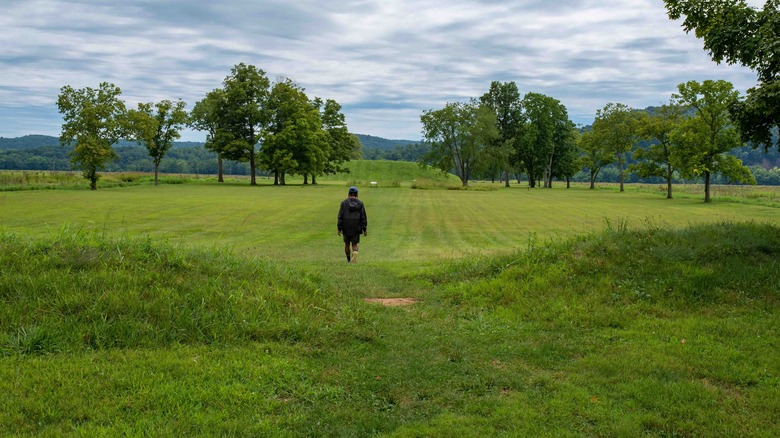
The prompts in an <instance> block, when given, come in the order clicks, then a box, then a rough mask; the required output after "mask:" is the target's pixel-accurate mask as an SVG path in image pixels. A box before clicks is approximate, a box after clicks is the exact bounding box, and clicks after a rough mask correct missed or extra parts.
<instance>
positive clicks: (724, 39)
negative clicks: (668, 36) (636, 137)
mask: <svg viewBox="0 0 780 438" xmlns="http://www.w3.org/2000/svg"><path fill="white" fill-rule="evenodd" d="M664 3H665V4H666V9H667V11H668V13H669V18H671V19H673V20H677V19H679V18H681V17H685V19H684V21H683V28H684V29H685V31H686V32H690V31H694V32H695V34H696V36H697V37H698V38H701V39H703V40H704V49H705V50H707V51H708V52H709V54H710V56H711V57H712V59H713V60H714V61H715V62H718V63H720V62H723V61H726V62H728V63H729V64H742V65H744V66H746V67H749V68H751V69H753V70H755V71H756V72H757V73H758V80H759V84H758V86H756V87H753V88H751V89H749V90H748V92H747V98H746V99H745V100H742V101H735V102H734V103H733V104H732V108H731V112H732V118H733V119H734V121H735V122H736V123H737V124H738V125H739V128H740V131H741V133H742V138H743V140H744V141H751V142H753V144H754V145H758V144H762V145H764V147H765V148H768V147H769V146H771V145H772V131H773V130H775V129H776V128H777V127H778V125H779V124H780V35H778V33H780V13H779V12H778V6H779V5H780V1H778V0H767V1H766V2H765V4H764V8H763V9H755V8H753V7H751V6H749V5H748V4H747V2H745V1H744V0H664Z"/></svg>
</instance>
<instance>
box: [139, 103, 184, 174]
mask: <svg viewBox="0 0 780 438" xmlns="http://www.w3.org/2000/svg"><path fill="white" fill-rule="evenodd" d="M185 106H186V103H184V101H182V100H178V101H176V102H172V101H170V100H162V101H160V102H157V103H151V102H150V103H139V104H138V109H137V110H130V111H129V112H128V119H129V126H128V132H129V134H130V136H131V137H133V138H135V139H136V141H138V142H139V143H141V144H143V145H144V146H145V147H146V149H147V150H148V151H149V156H150V157H151V158H152V162H153V163H154V185H157V176H158V170H159V168H160V162H161V161H162V159H163V157H165V154H166V153H167V152H168V150H169V149H170V148H171V147H172V146H173V142H174V140H177V139H179V138H180V137H181V134H180V132H181V129H182V128H183V127H184V125H185V124H186V123H187V111H185V109H184V107H185Z"/></svg>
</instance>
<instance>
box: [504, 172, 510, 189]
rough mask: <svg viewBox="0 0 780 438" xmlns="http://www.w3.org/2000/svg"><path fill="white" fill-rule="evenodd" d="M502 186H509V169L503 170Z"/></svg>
mask: <svg viewBox="0 0 780 438" xmlns="http://www.w3.org/2000/svg"><path fill="white" fill-rule="evenodd" d="M504 187H509V170H505V171H504Z"/></svg>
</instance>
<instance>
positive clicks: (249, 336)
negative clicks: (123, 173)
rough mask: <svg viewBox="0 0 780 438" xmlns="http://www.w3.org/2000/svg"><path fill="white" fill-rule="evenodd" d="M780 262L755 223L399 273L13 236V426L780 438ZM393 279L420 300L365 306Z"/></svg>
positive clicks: (6, 261) (581, 243)
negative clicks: (305, 267) (303, 268)
mask: <svg viewBox="0 0 780 438" xmlns="http://www.w3.org/2000/svg"><path fill="white" fill-rule="evenodd" d="M778 259H780V229H778V227H777V226H773V225H762V224H755V223H742V224H728V223H724V224H714V225H697V226H692V227H689V228H686V229H682V230H674V229H662V228H661V227H654V228H649V229H642V230H629V229H627V228H626V227H625V226H622V225H619V226H617V227H612V228H611V229H608V230H606V231H604V232H601V233H596V234H591V235H587V236H584V237H580V238H575V239H572V240H567V241H555V242H542V241H531V242H529V245H528V248H527V250H525V251H522V252H520V253H516V254H513V255H507V256H500V257H492V258H488V257H486V258H468V259H465V260H460V261H457V262H443V264H444V266H438V267H436V268H430V269H431V270H429V271H425V273H424V274H419V272H420V271H419V270H415V271H413V272H418V273H417V274H411V273H410V274H407V277H398V278H389V276H390V275H392V274H391V273H388V272H382V273H381V275H379V274H378V273H377V272H375V271H376V270H377V269H378V268H373V267H371V266H370V265H357V266H349V267H348V269H347V265H345V266H344V268H345V269H344V270H340V269H331V270H332V272H327V271H323V272H321V273H319V274H313V273H311V272H316V271H317V269H312V270H311V271H307V273H303V272H300V271H293V270H288V269H286V268H284V267H282V266H279V265H276V264H275V263H272V262H268V261H264V260H246V259H242V258H238V257H236V256H235V255H230V254H226V253H224V252H222V251H204V250H189V249H183V248H179V247H172V246H169V245H166V244H157V243H154V242H151V241H149V240H143V239H142V240H121V241H108V240H105V239H100V238H92V237H84V236H73V237H69V236H67V235H66V236H63V237H58V238H56V239H45V240H27V239H23V238H16V237H11V236H4V237H3V238H2V239H1V240H0V273H2V274H1V275H2V276H0V300H1V301H2V307H0V329H1V331H2V333H1V334H0V336H2V337H1V338H0V345H2V354H0V434H21V435H34V434H43V435H62V434H70V435H83V436H94V435H154V436H159V435H171V436H172V435H179V436H181V435H245V436H247V435H259V436H263V435H266V436H269V435H273V436H368V435H390V436H455V435H462V436H773V435H775V434H776V432H777V418H780V349H778V344H777V343H778V339H780V333H778V331H780V326H778V324H777V321H778V320H779V319H780V308H779V306H778V305H779V304H780V302H779V301H778V298H780V297H779V296H778V291H779V290H780V275H778V269H777V267H778V266H780V263H778V261H779V260H778ZM342 272H350V274H349V275H346V276H342ZM410 272H411V271H410ZM380 279H381V280H380ZM389 286H392V291H393V293H394V294H396V295H399V296H405V297H409V298H416V299H418V300H419V301H418V302H417V304H414V305H411V306H409V307H403V308H381V307H379V306H376V305H374V304H368V303H363V302H362V301H361V298H364V297H366V295H365V294H366V293H367V291H370V292H371V293H376V292H381V291H383V290H384V291H388V290H390V289H388V287H389Z"/></svg>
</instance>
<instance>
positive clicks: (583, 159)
mask: <svg viewBox="0 0 780 438" xmlns="http://www.w3.org/2000/svg"><path fill="white" fill-rule="evenodd" d="M578 146H579V149H580V150H581V151H582V156H580V158H579V165H580V167H581V168H583V169H587V171H588V174H589V179H590V188H591V189H595V188H596V178H598V176H599V172H601V169H602V168H603V167H604V166H606V165H608V164H612V163H614V162H615V159H616V158H615V154H613V153H612V150H611V149H609V148H608V147H607V144H606V142H604V141H602V140H601V139H600V138H599V135H598V133H597V132H595V131H586V132H583V133H582V134H581V135H580V137H579V138H578Z"/></svg>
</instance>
